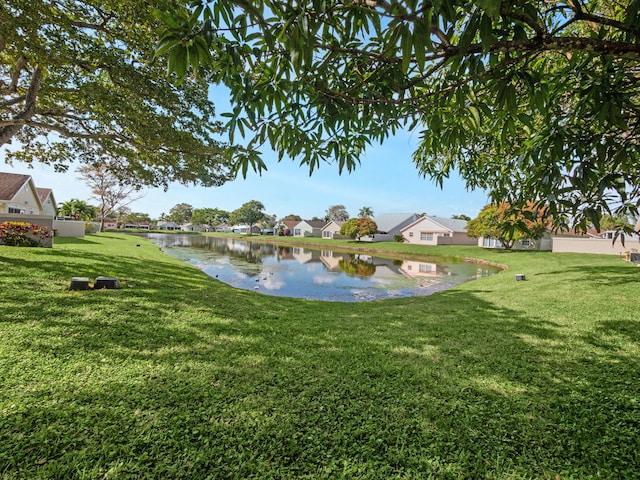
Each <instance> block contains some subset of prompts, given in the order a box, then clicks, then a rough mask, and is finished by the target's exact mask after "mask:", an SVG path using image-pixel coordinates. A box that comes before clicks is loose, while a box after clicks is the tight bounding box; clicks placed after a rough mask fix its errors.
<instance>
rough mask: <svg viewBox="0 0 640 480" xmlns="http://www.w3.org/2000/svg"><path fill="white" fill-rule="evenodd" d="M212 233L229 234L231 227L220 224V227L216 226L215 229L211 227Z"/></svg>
mask: <svg viewBox="0 0 640 480" xmlns="http://www.w3.org/2000/svg"><path fill="white" fill-rule="evenodd" d="M213 231H214V232H224V233H231V227H230V226H229V225H227V224H226V223H221V224H220V225H216V226H215V227H213Z"/></svg>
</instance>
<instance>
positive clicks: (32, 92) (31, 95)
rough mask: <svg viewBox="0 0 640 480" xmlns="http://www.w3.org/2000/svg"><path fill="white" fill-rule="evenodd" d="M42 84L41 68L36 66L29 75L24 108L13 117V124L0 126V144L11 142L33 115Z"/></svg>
mask: <svg viewBox="0 0 640 480" xmlns="http://www.w3.org/2000/svg"><path fill="white" fill-rule="evenodd" d="M41 85H42V69H41V68H40V67H36V69H35V70H34V71H33V75H32V76H31V83H30V84H29V90H28V91H27V94H26V96H25V99H24V108H23V109H22V111H21V112H20V113H18V114H17V115H16V116H15V117H13V119H12V120H13V121H14V122H16V123H15V124H13V125H7V126H6V127H2V128H0V146H2V145H5V144H8V143H11V139H12V138H13V136H14V135H15V134H16V133H18V132H19V131H20V130H21V129H22V127H24V125H25V124H26V123H27V122H28V121H29V120H30V119H31V117H33V116H34V115H35V113H36V100H37V99H38V93H39V92H40V87H41Z"/></svg>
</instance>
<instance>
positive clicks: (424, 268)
mask: <svg viewBox="0 0 640 480" xmlns="http://www.w3.org/2000/svg"><path fill="white" fill-rule="evenodd" d="M420 271H421V272H432V271H433V264H431V263H421V264H420Z"/></svg>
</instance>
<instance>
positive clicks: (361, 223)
mask: <svg viewBox="0 0 640 480" xmlns="http://www.w3.org/2000/svg"><path fill="white" fill-rule="evenodd" d="M377 231H378V225H376V222H374V221H373V220H371V219H370V218H368V217H361V218H351V219H349V220H347V221H346V222H344V223H343V224H342V226H341V227H340V235H345V236H347V237H351V238H355V239H357V240H358V241H360V239H361V238H362V237H365V236H367V235H374V234H375V233H376V232H377Z"/></svg>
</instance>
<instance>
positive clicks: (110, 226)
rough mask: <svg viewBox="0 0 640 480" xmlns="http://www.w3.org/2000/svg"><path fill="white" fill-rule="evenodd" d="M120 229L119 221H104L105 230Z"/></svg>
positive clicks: (111, 219) (109, 219)
mask: <svg viewBox="0 0 640 480" xmlns="http://www.w3.org/2000/svg"><path fill="white" fill-rule="evenodd" d="M117 228H118V220H117V219H115V218H105V219H104V229H105V230H107V229H109V230H116V229H117Z"/></svg>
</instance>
